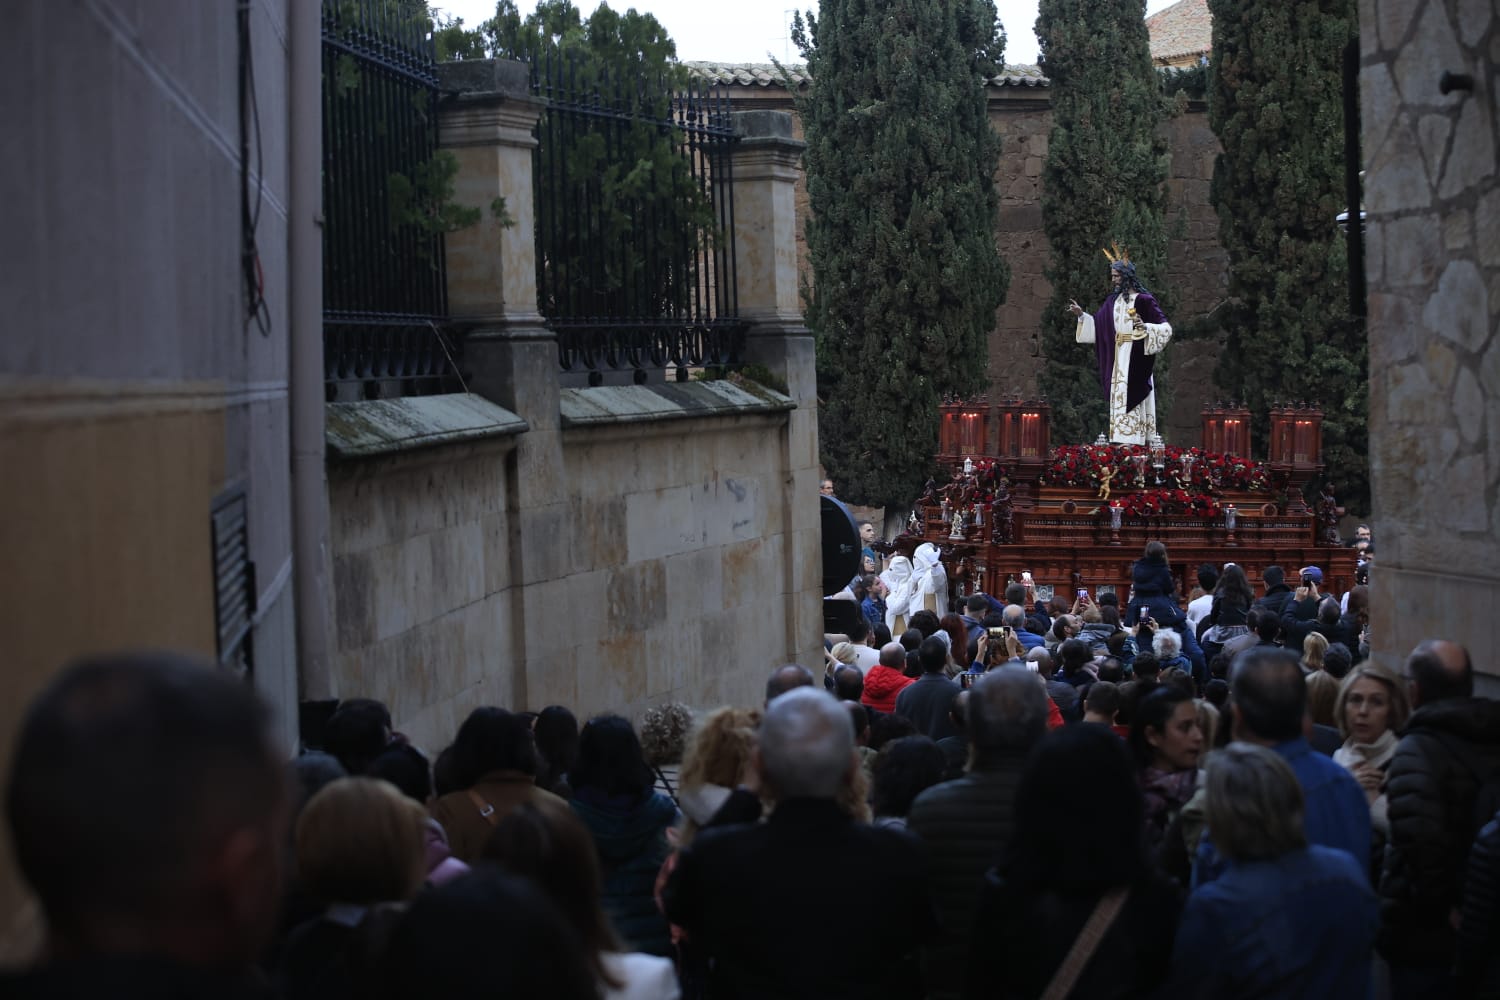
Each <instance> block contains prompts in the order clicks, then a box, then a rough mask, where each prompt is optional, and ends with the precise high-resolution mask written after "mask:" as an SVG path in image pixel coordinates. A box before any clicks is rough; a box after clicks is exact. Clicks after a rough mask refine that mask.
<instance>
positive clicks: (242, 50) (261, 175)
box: [237, 0, 271, 337]
mask: <svg viewBox="0 0 1500 1000" xmlns="http://www.w3.org/2000/svg"><path fill="white" fill-rule="evenodd" d="M250 2H251V0H237V3H238V8H237V14H238V24H239V71H240V229H241V245H240V263H241V267H242V268H243V271H244V281H245V301H246V310H245V329H246V330H248V329H249V328H250V324H251V323H252V322H253V323H254V324H255V326H256V328H257V329H259V330H260V334H261V336H263V337H269V336H270V335H271V310H270V306H269V305H268V304H267V303H266V295H265V292H266V276H265V271H264V269H263V268H262V267H261V261H260V248H259V246H258V245H257V242H256V232H257V230H258V229H259V227H260V209H261V201H262V199H263V197H264V194H265V171H264V166H265V160H264V158H263V157H264V151H263V149H262V146H261V134H260V101H259V99H258V98H257V96H256V93H255V59H254V52H253V50H252V48H251V44H250ZM252 127H253V128H254V132H255V194H254V198H253V200H252V198H251V192H250V130H251V128H252Z"/></svg>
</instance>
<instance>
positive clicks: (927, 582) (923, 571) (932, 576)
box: [891, 542, 948, 635]
mask: <svg viewBox="0 0 1500 1000" xmlns="http://www.w3.org/2000/svg"><path fill="white" fill-rule="evenodd" d="M941 557H942V556H941V553H940V552H939V551H938V547H937V546H936V545H934V544H932V543H931V542H923V543H922V544H921V545H918V546H917V551H916V552H914V553H912V574H911V578H912V603H911V610H912V611H913V612H917V611H922V610H924V609H925V610H927V611H931V612H933V613H934V614H936V615H937V616H938V617H942V616H943V615H945V614H947V612H948V574H947V573H946V572H945V571H944V570H943V564H942V562H941V561H940V560H941ZM891 634H892V635H895V634H896V633H895V632H894V631H892V632H891Z"/></svg>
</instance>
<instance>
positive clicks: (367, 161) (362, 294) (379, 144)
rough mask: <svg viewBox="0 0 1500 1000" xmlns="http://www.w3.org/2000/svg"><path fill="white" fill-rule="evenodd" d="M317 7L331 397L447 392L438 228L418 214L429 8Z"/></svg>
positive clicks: (431, 73) (428, 175)
mask: <svg viewBox="0 0 1500 1000" xmlns="http://www.w3.org/2000/svg"><path fill="white" fill-rule="evenodd" d="M322 13H323V215H324V224H323V349H324V378H325V381H326V382H327V385H328V398H329V399H330V400H332V399H361V398H375V397H383V396H400V395H422V394H426V393H433V392H448V391H453V390H454V389H455V388H457V385H458V379H457V361H458V350H459V347H460V346H461V345H460V344H459V343H458V341H457V338H456V337H454V336H452V335H451V331H450V330H449V329H448V328H447V319H446V317H447V287H446V283H447V278H446V275H445V272H444V267H445V265H444V259H443V238H442V235H441V232H440V231H437V230H436V229H435V228H433V227H431V226H428V225H424V222H423V218H422V212H421V206H422V204H423V199H424V197H426V196H427V195H428V194H430V191H429V190H428V189H430V188H431V185H432V177H433V175H434V166H433V165H434V164H435V163H436V159H435V157H436V153H437V113H436V109H437V101H438V96H439V92H438V81H437V74H436V65H435V62H434V59H433V50H432V45H431V42H430V39H429V38H428V34H427V33H428V27H427V19H426V9H425V7H424V5H423V4H421V3H414V2H408V0H323V7H322Z"/></svg>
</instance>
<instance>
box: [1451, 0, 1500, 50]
mask: <svg viewBox="0 0 1500 1000" xmlns="http://www.w3.org/2000/svg"><path fill="white" fill-rule="evenodd" d="M1494 6H1495V5H1494V4H1493V3H1485V2H1484V0H1470V2H1465V3H1460V4H1458V7H1457V11H1456V13H1457V15H1458V37H1459V40H1460V41H1462V42H1463V43H1464V44H1465V45H1467V46H1468V47H1469V48H1471V49H1472V48H1478V47H1479V46H1480V44H1481V43H1482V42H1483V41H1484V33H1485V32H1486V31H1488V30H1489V27H1490V21H1491V20H1492V19H1493V18H1494V14H1495V10H1494Z"/></svg>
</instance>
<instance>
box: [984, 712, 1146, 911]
mask: <svg viewBox="0 0 1500 1000" xmlns="http://www.w3.org/2000/svg"><path fill="white" fill-rule="evenodd" d="M1144 816H1145V805H1144V802H1143V800H1142V798H1141V791H1140V786H1139V785H1138V783H1137V781H1136V773H1135V768H1134V767H1133V766H1132V764H1131V761H1130V754H1129V753H1128V752H1127V751H1126V750H1125V747H1124V744H1122V743H1121V742H1120V738H1119V737H1118V736H1116V735H1114V734H1113V733H1112V732H1110V731H1109V730H1108V729H1107V728H1105V727H1104V726H1064V727H1063V728H1062V729H1059V730H1057V731H1055V732H1053V733H1050V734H1048V735H1047V736H1046V737H1045V738H1044V739H1043V740H1042V741H1041V743H1039V744H1037V746H1036V748H1035V749H1034V750H1032V752H1031V755H1030V757H1029V758H1028V759H1027V761H1026V766H1025V769H1024V770H1023V771H1022V772H1021V781H1020V784H1019V786H1017V789H1016V803H1015V817H1016V828H1015V832H1014V833H1013V834H1012V836H1011V841H1010V846H1009V848H1008V849H1007V850H1006V852H1005V855H1004V860H1003V861H1002V863H1001V871H1002V872H1003V874H1004V875H1005V879H1006V882H1007V883H1009V884H1012V885H1015V886H1017V887H1019V888H1021V889H1022V890H1027V889H1029V890H1035V891H1042V890H1055V891H1057V892H1060V893H1063V894H1065V895H1091V894H1097V893H1100V892H1102V891H1104V890H1107V889H1110V888H1113V887H1116V886H1123V885H1129V884H1131V883H1133V882H1135V881H1136V880H1137V879H1138V878H1139V877H1141V876H1142V875H1145V874H1146V873H1147V870H1148V862H1147V859H1146V851H1145V846H1144V840H1143V836H1142V831H1143V829H1144V824H1145V820H1144ZM1100 844H1108V845H1110V846H1109V849H1108V850H1100V849H1099V845H1100ZM1058 858H1067V859H1069V861H1068V863H1067V864H1061V865H1060V864H1058V863H1057V859H1058Z"/></svg>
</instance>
